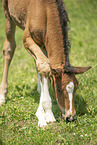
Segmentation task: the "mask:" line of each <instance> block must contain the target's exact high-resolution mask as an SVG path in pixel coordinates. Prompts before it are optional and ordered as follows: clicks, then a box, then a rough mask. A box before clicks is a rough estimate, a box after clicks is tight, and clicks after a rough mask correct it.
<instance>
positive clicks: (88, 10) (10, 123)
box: [0, 0, 97, 145]
mask: <svg viewBox="0 0 97 145" xmlns="http://www.w3.org/2000/svg"><path fill="white" fill-rule="evenodd" d="M1 1H2V0H1ZM1 1H0V82H1V80H2V75H3V67H4V59H3V55H2V47H3V42H4V41H5V38H6V37H5V30H4V22H5V21H4V13H3V9H2V2H1ZM64 2H65V5H66V9H67V12H68V16H69V19H70V24H69V27H70V31H69V37H70V41H71V52H70V62H71V64H72V65H73V66H92V69H91V70H89V71H87V72H86V73H84V74H82V75H77V78H78V80H79V89H78V90H77V92H76V95H75V107H76V112H77V118H76V121H74V122H71V123H66V122H65V121H64V120H63V119H62V115H61V111H60V110H59V107H58V105H57V102H56V100H55V97H54V93H53V90H52V87H50V94H51V98H52V104H53V113H54V116H55V118H56V120H57V121H56V122H55V123H50V124H49V125H48V126H47V127H45V128H44V129H42V128H39V127H38V126H37V124H38V119H37V117H36V115H35V113H36V111H37V108H38V105H39V93H37V83H38V80H37V73H36V69H35V62H34V59H33V58H32V57H31V56H30V55H29V54H28V52H27V51H26V50H25V48H24V46H23V43H22V35H23V31H22V30H20V29H19V28H17V31H16V42H17V49H16V51H15V55H14V58H13V60H12V63H11V66H10V70H9V79H8V85H9V91H8V94H7V95H6V103H5V104H4V105H2V106H0V145H83V144H85V145H96V144H97V0H86V1H84V0H69V1H68V0H64Z"/></svg>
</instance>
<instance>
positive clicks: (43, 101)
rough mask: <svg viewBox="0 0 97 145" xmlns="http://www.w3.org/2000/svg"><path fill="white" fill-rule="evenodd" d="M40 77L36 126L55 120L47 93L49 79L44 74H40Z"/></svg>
mask: <svg viewBox="0 0 97 145" xmlns="http://www.w3.org/2000/svg"><path fill="white" fill-rule="evenodd" d="M40 78H41V79H40V86H41V96H40V103H39V107H38V109H37V112H36V116H37V118H38V126H40V127H43V126H45V125H47V123H49V122H54V121H56V120H55V117H54V115H53V113H52V102H51V98H50V94H49V79H48V77H44V76H41V77H40Z"/></svg>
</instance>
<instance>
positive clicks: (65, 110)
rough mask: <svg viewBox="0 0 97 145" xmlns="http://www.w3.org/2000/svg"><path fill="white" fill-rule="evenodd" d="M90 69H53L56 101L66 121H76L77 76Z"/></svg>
mask: <svg viewBox="0 0 97 145" xmlns="http://www.w3.org/2000/svg"><path fill="white" fill-rule="evenodd" d="M89 68H90V67H64V69H52V71H51V72H52V77H53V80H54V90H55V96H56V100H57V102H58V105H59V107H60V109H61V111H62V116H63V118H64V119H65V120H66V121H72V120H74V116H75V115H76V111H75V107H74V95H75V92H76V90H77V88H78V80H77V78H76V77H75V74H80V73H84V72H85V71H87V70H88V69H89Z"/></svg>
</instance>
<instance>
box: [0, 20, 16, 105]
mask: <svg viewBox="0 0 97 145" xmlns="http://www.w3.org/2000/svg"><path fill="white" fill-rule="evenodd" d="M15 27H16V26H15V24H14V23H13V22H12V21H11V20H9V19H7V18H6V21H5V32H6V41H5V42H4V46H3V57H4V60H5V64H4V72H3V78H2V82H1V85H0V105H1V104H2V103H4V102H5V95H6V93H7V91H8V85H7V77H8V68H9V65H10V62H11V60H12V57H13V54H14V50H15V47H16V44H15V38H14V34H15Z"/></svg>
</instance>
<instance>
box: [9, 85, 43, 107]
mask: <svg viewBox="0 0 97 145" xmlns="http://www.w3.org/2000/svg"><path fill="white" fill-rule="evenodd" d="M10 91H11V90H10V88H9V94H10ZM9 94H8V95H7V96H6V104H7V102H8V101H10V100H12V99H15V98H16V99H17V98H22V97H24V98H27V97H31V98H33V99H34V101H35V103H39V99H40V97H39V96H40V94H39V93H38V92H37V85H36V86H35V87H34V88H33V89H32V88H31V86H30V85H28V84H25V85H22V86H18V85H16V86H15V88H14V93H12V94H11V95H9Z"/></svg>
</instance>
